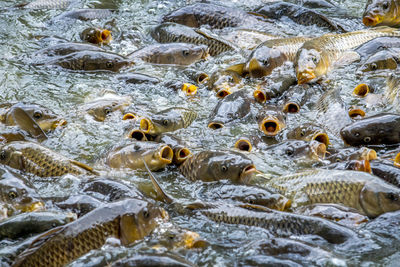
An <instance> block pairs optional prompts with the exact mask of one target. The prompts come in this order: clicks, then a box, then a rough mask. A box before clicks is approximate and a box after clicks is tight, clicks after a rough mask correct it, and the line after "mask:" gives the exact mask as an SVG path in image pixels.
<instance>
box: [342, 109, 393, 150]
mask: <svg viewBox="0 0 400 267" xmlns="http://www.w3.org/2000/svg"><path fill="white" fill-rule="evenodd" d="M399 123H400V116H399V115H398V114H392V113H380V114H376V115H374V116H370V117H366V118H363V119H359V120H357V121H355V122H353V123H351V124H349V125H347V126H346V127H344V128H342V129H341V130H340V135H341V137H342V139H343V141H344V142H345V143H346V144H348V145H351V146H371V145H393V144H398V143H400V134H399V132H398V131H399V129H400V127H399V126H398V125H399Z"/></svg>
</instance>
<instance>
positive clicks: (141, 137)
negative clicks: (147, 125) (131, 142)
mask: <svg viewBox="0 0 400 267" xmlns="http://www.w3.org/2000/svg"><path fill="white" fill-rule="evenodd" d="M128 137H129V138H132V139H136V140H138V141H147V137H146V134H145V133H144V132H143V131H142V130H138V129H135V130H132V131H130V132H129V134H128Z"/></svg>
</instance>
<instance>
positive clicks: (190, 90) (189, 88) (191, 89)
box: [182, 83, 197, 96]
mask: <svg viewBox="0 0 400 267" xmlns="http://www.w3.org/2000/svg"><path fill="white" fill-rule="evenodd" d="M182 91H184V92H185V93H186V95H188V96H191V95H195V94H196V93H197V86H196V85H193V84H190V83H184V84H183V85H182Z"/></svg>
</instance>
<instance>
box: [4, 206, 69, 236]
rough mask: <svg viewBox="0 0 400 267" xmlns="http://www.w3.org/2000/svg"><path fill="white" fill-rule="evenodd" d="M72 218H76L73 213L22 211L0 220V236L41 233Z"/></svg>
mask: <svg viewBox="0 0 400 267" xmlns="http://www.w3.org/2000/svg"><path fill="white" fill-rule="evenodd" d="M74 220H76V215H75V214H74V213H56V212H49V211H40V212H37V211H34V212H29V213H23V214H19V215H16V216H13V217H10V218H8V219H6V220H3V221H1V222H0V238H2V239H4V238H9V239H17V238H21V237H25V236H28V235H32V234H36V233H43V232H45V231H48V230H50V229H52V228H54V227H57V226H60V225H64V224H67V223H69V222H72V221H74Z"/></svg>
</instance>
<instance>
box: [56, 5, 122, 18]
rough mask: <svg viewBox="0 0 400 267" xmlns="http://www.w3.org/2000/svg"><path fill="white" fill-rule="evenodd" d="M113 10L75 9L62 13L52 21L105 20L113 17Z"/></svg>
mask: <svg viewBox="0 0 400 267" xmlns="http://www.w3.org/2000/svg"><path fill="white" fill-rule="evenodd" d="M113 12H114V10H111V9H97V8H83V9H75V10H71V11H67V12H64V13H62V14H61V15H59V16H57V17H55V18H54V20H56V21H57V20H64V19H79V20H94V19H107V18H109V17H111V16H112V15H113Z"/></svg>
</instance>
